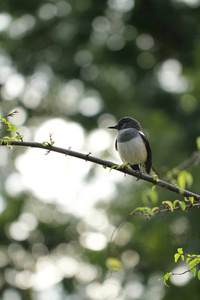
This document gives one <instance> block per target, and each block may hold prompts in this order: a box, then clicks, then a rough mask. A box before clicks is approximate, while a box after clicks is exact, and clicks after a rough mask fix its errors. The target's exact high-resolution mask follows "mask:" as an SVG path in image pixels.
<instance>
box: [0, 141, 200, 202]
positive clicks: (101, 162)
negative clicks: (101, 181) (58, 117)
mask: <svg viewBox="0 0 200 300" xmlns="http://www.w3.org/2000/svg"><path fill="white" fill-rule="evenodd" d="M7 145H11V146H21V147H31V148H40V149H43V150H46V151H49V152H50V151H53V152H57V153H62V154H65V155H66V156H67V155H69V156H73V157H77V158H79V159H83V160H85V161H90V162H93V163H95V164H98V165H102V166H106V167H108V168H112V167H113V166H118V167H119V168H118V169H115V170H116V171H119V172H122V173H124V174H129V175H131V176H134V177H136V178H138V171H134V170H132V169H129V168H127V167H125V168H120V165H117V164H114V163H113V162H110V161H108V160H104V159H101V158H98V157H95V156H92V155H91V153H88V154H83V153H80V152H76V151H72V150H70V149H65V148H60V147H55V146H51V145H50V144H49V143H46V146H45V145H43V144H41V143H36V142H23V141H20V142H19V141H12V140H9V141H7V140H0V146H7ZM140 179H142V180H145V181H147V182H150V183H152V184H153V185H157V186H160V187H162V188H164V189H167V190H170V191H172V192H174V193H177V194H179V195H181V196H184V197H187V198H188V197H194V199H195V200H198V201H200V195H198V194H195V193H192V192H190V191H187V190H183V189H180V188H179V187H177V186H174V185H172V184H170V183H168V182H166V181H163V180H159V181H155V180H154V179H153V177H152V176H150V175H146V174H144V173H142V174H141V176H140Z"/></svg>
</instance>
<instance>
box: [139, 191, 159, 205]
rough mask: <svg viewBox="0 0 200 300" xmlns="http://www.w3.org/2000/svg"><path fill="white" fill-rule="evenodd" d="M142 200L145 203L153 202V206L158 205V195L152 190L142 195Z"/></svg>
mask: <svg viewBox="0 0 200 300" xmlns="http://www.w3.org/2000/svg"><path fill="white" fill-rule="evenodd" d="M142 200H143V202H144V203H147V202H148V201H151V202H152V203H153V204H156V203H157V202H158V194H157V192H156V191H154V190H152V189H150V190H146V191H144V192H143V193H142Z"/></svg>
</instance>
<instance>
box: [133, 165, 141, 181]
mask: <svg viewBox="0 0 200 300" xmlns="http://www.w3.org/2000/svg"><path fill="white" fill-rule="evenodd" d="M131 168H132V169H133V170H134V171H137V173H138V176H137V181H138V180H140V178H141V175H142V171H141V169H142V164H141V163H140V164H139V165H131Z"/></svg>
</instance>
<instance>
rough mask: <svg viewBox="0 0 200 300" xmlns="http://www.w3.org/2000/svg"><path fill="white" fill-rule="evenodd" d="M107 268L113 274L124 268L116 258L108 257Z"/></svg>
mask: <svg viewBox="0 0 200 300" xmlns="http://www.w3.org/2000/svg"><path fill="white" fill-rule="evenodd" d="M106 267H107V268H108V269H109V270H110V271H112V272H119V271H120V270H121V269H122V268H123V264H122V262H121V261H120V260H119V259H117V258H115V257H108V258H107V259H106Z"/></svg>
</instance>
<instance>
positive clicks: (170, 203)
mask: <svg viewBox="0 0 200 300" xmlns="http://www.w3.org/2000/svg"><path fill="white" fill-rule="evenodd" d="M162 204H167V205H168V206H169V207H170V209H171V211H172V212H173V211H174V208H173V204H172V202H171V201H163V202H162Z"/></svg>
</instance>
